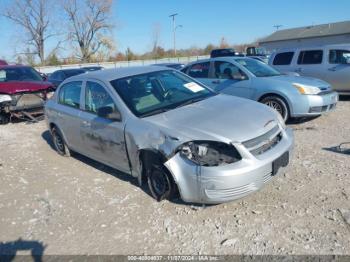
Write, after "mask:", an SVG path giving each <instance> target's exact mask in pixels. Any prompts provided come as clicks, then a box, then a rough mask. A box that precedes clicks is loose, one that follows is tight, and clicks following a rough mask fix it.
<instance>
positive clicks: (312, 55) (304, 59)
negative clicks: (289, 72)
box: [298, 50, 323, 65]
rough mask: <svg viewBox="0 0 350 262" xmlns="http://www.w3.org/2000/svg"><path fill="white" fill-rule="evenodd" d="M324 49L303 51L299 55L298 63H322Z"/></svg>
mask: <svg viewBox="0 0 350 262" xmlns="http://www.w3.org/2000/svg"><path fill="white" fill-rule="evenodd" d="M322 57H323V51H322V50H309V51H301V52H300V54H299V57H298V65H316V64H321V63H322Z"/></svg>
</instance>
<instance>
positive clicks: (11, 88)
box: [0, 65, 54, 124]
mask: <svg viewBox="0 0 350 262" xmlns="http://www.w3.org/2000/svg"><path fill="white" fill-rule="evenodd" d="M53 90H54V89H53V85H52V84H51V83H50V82H46V81H44V80H43V78H42V77H41V76H40V74H39V73H38V72H37V71H36V70H35V69H34V68H32V67H29V66H23V65H0V124H7V123H8V122H9V121H10V120H11V118H12V117H16V118H30V119H32V120H35V118H34V116H36V115H39V114H42V113H43V105H44V103H45V101H46V100H47V99H48V98H49V96H50V95H52V94H53Z"/></svg>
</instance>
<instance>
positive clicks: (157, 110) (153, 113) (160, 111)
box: [141, 107, 172, 117]
mask: <svg viewBox="0 0 350 262" xmlns="http://www.w3.org/2000/svg"><path fill="white" fill-rule="evenodd" d="M170 109H172V108H165V107H164V108H159V109H156V110H153V111H151V112H148V113H144V114H141V117H146V116H153V115H157V114H160V113H164V112H166V111H169V110H170Z"/></svg>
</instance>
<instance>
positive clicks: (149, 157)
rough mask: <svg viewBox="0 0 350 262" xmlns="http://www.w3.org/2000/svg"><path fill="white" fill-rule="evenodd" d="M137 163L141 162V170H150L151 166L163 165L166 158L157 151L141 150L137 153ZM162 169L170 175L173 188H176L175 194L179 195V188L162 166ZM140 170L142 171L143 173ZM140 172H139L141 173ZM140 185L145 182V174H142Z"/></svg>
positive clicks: (171, 176)
mask: <svg viewBox="0 0 350 262" xmlns="http://www.w3.org/2000/svg"><path fill="white" fill-rule="evenodd" d="M139 161H141V162H142V167H143V170H147V171H149V170H151V168H152V165H163V164H164V163H165V162H166V161H167V158H166V157H165V156H164V155H163V154H162V153H161V152H159V151H158V150H153V149H142V150H140V153H139ZM163 167H164V168H165V169H166V170H167V171H168V174H169V175H170V178H171V179H172V182H173V183H174V186H175V187H176V191H177V193H179V187H178V185H177V183H176V180H175V179H174V177H173V175H172V173H171V172H170V171H169V170H168V168H167V167H166V166H164V165H163ZM143 170H142V171H143ZM142 171H141V172H142ZM141 176H142V178H141V179H142V184H143V183H144V182H147V174H146V173H145V172H142V174H141Z"/></svg>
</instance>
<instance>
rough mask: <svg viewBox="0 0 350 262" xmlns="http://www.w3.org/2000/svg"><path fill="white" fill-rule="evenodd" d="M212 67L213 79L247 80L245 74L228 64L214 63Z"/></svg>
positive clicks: (222, 62) (223, 62)
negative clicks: (213, 71) (213, 69)
mask: <svg viewBox="0 0 350 262" xmlns="http://www.w3.org/2000/svg"><path fill="white" fill-rule="evenodd" d="M214 67H215V78H219V79H235V80H238V79H243V78H247V76H246V74H245V73H244V72H243V71H242V70H241V69H239V68H238V67H237V66H235V65H233V64H231V63H229V62H225V61H216V62H215V63H214Z"/></svg>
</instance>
